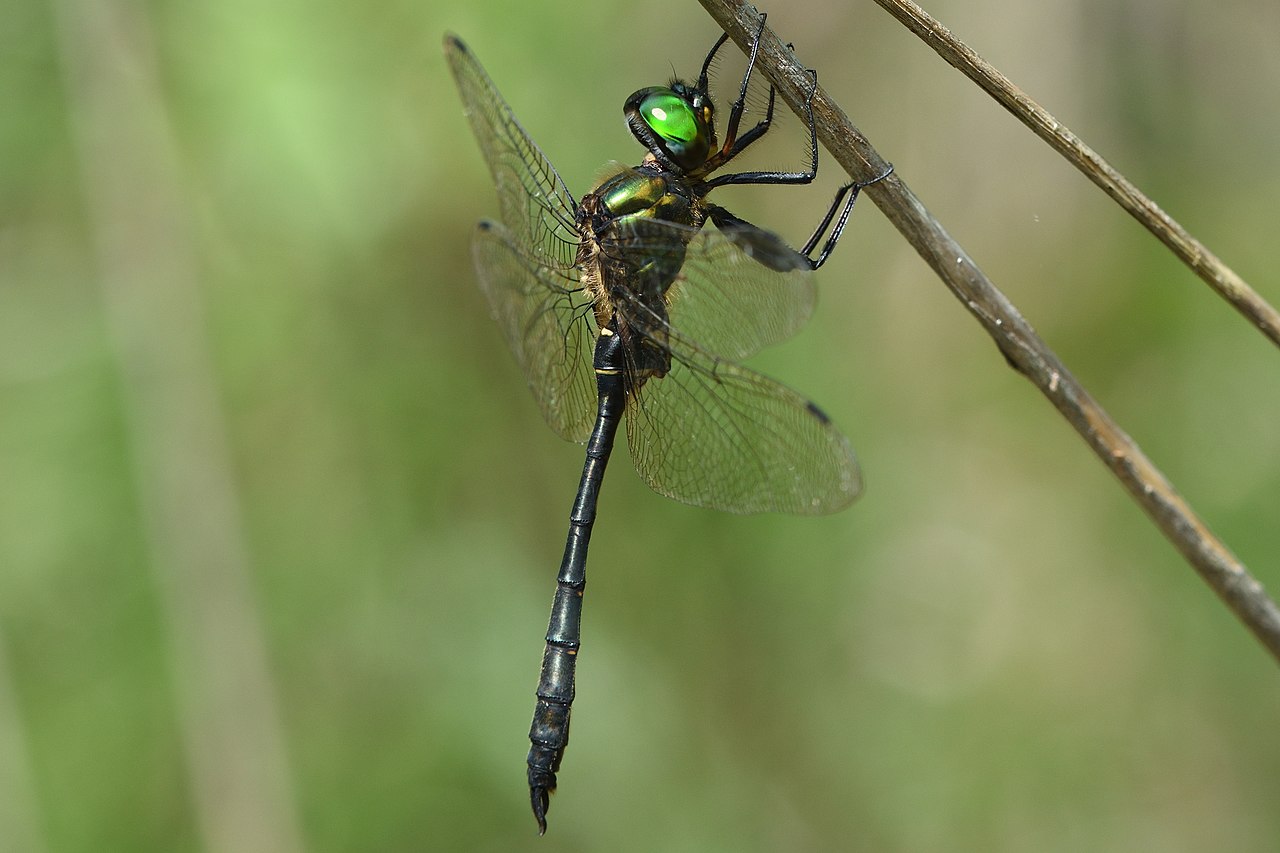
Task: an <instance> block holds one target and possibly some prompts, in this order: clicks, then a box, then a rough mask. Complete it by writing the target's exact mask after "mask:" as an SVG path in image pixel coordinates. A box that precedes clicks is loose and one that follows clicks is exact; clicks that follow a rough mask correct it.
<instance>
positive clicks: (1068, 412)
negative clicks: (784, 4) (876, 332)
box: [701, 0, 1280, 660]
mask: <svg viewBox="0 0 1280 853" xmlns="http://www.w3.org/2000/svg"><path fill="white" fill-rule="evenodd" d="M701 2H702V5H703V6H704V7H705V8H706V9H707V11H708V12H709V13H710V14H711V16H712V17H713V18H714V19H715V20H716V22H717V23H719V24H720V26H721V27H722V28H723V29H724V30H725V32H727V33H729V36H730V37H731V38H732V39H733V40H734V41H735V42H736V43H737V44H738V45H739V47H743V48H745V47H746V46H748V45H749V44H750V42H751V40H752V38H753V37H754V35H755V33H756V32H757V31H758V30H759V27H760V16H759V13H758V12H757V11H756V9H755V8H754V7H752V6H749V5H746V4H745V3H743V2H741V0H701ZM756 68H757V69H759V70H761V71H763V72H764V73H765V74H766V75H767V76H768V77H769V79H770V80H772V81H773V83H774V85H775V86H776V87H777V90H778V94H779V95H781V96H782V98H783V99H784V100H786V101H787V103H788V104H790V105H791V108H792V109H794V110H797V112H799V111H800V110H802V109H803V105H804V102H805V99H806V97H807V96H808V93H809V88H810V86H811V78H810V77H809V75H808V73H807V71H806V69H805V67H804V66H803V65H801V64H800V63H799V62H798V61H797V60H796V58H795V56H794V54H793V53H792V52H791V51H790V50H789V49H788V48H787V47H786V46H785V45H784V44H783V43H782V42H781V41H780V40H779V39H778V38H777V36H775V35H774V34H773V32H772V31H770V30H768V29H766V30H765V31H764V34H763V37H762V39H761V43H760V52H759V56H758V58H757V60H756ZM813 112H814V119H815V121H816V122H817V127H818V138H819V139H820V140H821V141H822V144H823V145H824V146H826V148H827V149H828V150H829V151H830V152H831V153H832V155H833V156H834V157H835V158H836V160H838V161H839V162H840V164H841V165H842V166H844V168H845V169H846V170H847V171H848V172H849V174H850V175H852V176H853V177H854V178H855V179H857V180H869V179H871V178H874V177H876V176H878V175H880V174H883V172H884V170H885V168H886V165H885V162H884V160H883V159H881V157H880V155H879V154H877V153H876V151H875V149H874V148H872V147H871V144H870V143H869V142H868V141H867V140H866V138H865V137H864V136H863V135H862V134H861V133H860V132H859V131H858V129H857V128H856V127H854V126H853V124H852V122H850V121H849V117H848V116H847V115H845V113H844V111H843V110H842V109H841V108H840V107H839V105H838V104H836V102H835V101H834V100H832V99H831V98H829V97H828V96H827V94H826V92H824V91H823V90H822V89H821V88H819V89H818V91H817V93H816V94H815V95H814V98H813ZM866 193H867V195H869V196H870V197H871V199H872V200H873V201H874V202H875V203H876V205H877V206H878V207H879V208H880V210H881V211H882V212H883V213H884V214H885V216H886V217H888V219H889V220H890V221H891V222H892V223H893V224H894V225H895V226H896V227H897V228H898V230H899V231H900V232H901V233H902V235H903V236H904V237H905V238H906V239H907V241H908V242H909V243H911V245H912V246H914V247H915V249H916V251H917V252H919V254H920V256H921V257H922V258H924V260H925V261H926V262H927V263H928V264H929V266H930V267H932V268H933V270H934V272H935V273H936V274H937V275H938V277H939V278H940V279H942V281H943V283H944V284H946V285H947V287H948V288H949V289H950V290H951V292H952V293H953V294H954V295H955V296H956V298H957V299H959V300H960V302H961V304H962V305H964V306H965V307H966V308H967V309H968V310H969V312H970V313H971V314H973V316H974V317H975V318H977V320H978V322H979V323H981V324H982V327H983V328H984V329H986V331H987V334H989V335H990V336H991V337H992V339H993V340H995V342H996V345H997V346H998V347H999V348H1000V351H1001V352H1002V353H1003V354H1004V356H1005V358H1006V359H1008V361H1009V363H1010V364H1012V365H1013V366H1014V367H1015V368H1016V369H1017V370H1018V371H1019V372H1021V373H1022V374H1023V375H1024V376H1026V377H1027V378H1028V379H1030V380H1031V381H1032V382H1033V383H1034V384H1035V385H1036V387H1037V388H1039V389H1040V391H1041V393H1043V394H1044V395H1045V396H1046V397H1047V398H1048V399H1049V401H1050V402H1051V403H1053V405H1054V406H1055V407H1056V408H1057V409H1058V411H1059V412H1061V414H1062V416H1063V417H1064V418H1065V419H1066V420H1067V421H1068V422H1069V423H1070V424H1071V426H1072V427H1074V428H1075V430H1076V431H1077V432H1078V433H1080V436H1081V437H1082V438H1083V439H1084V440H1085V443H1086V444H1088V445H1089V447H1090V448H1091V449H1092V450H1093V452H1094V453H1095V454H1096V455H1097V456H1098V458H1099V459H1101V460H1102V462H1103V463H1104V464H1105V465H1106V466H1107V468H1109V469H1110V470H1111V472H1112V474H1114V475H1115V476H1116V478H1117V479H1118V480H1119V481H1120V483H1121V484H1122V485H1123V486H1124V487H1125V489H1126V490H1128V492H1129V494H1130V495H1131V496H1132V497H1133V499H1134V500H1135V501H1137V503H1138V505H1139V506H1141V507H1142V509H1143V510H1144V511H1145V512H1146V513H1147V515H1148V516H1149V517H1150V518H1151V520H1152V521H1153V522H1155V524H1156V526H1157V527H1158V528H1159V529H1160V531H1161V532H1162V533H1163V534H1164V535H1165V537H1166V538H1167V539H1168V540H1169V541H1170V542H1172V543H1173V545H1174V547H1176V548H1177V549H1178V550H1179V551H1180V552H1181V553H1182V555H1183V556H1184V557H1185V558H1186V559H1187V561H1188V562H1189V563H1190V564H1191V566H1192V567H1193V568H1194V569H1195V570H1196V571H1197V572H1198V573H1199V574H1200V576H1201V577H1202V578H1203V579H1204V580H1205V582H1206V583H1208V584H1209V586H1210V587H1211V588H1212V589H1213V590H1214V592H1216V593H1217V594H1218V595H1219V596H1220V597H1221V598H1222V600H1223V601H1224V602H1226V604H1227V606H1228V607H1230V608H1231V610H1232V612H1234V613H1235V614H1236V617H1237V618H1239V619H1240V621H1242V622H1243V623H1244V624H1245V626H1246V627H1247V628H1248V629H1249V630H1250V631H1252V632H1253V634H1254V636H1255V637H1257V639H1258V640H1259V642H1261V643H1262V644H1263V646H1265V647H1266V648H1267V650H1268V651H1270V652H1271V654H1272V655H1273V656H1274V657H1275V658H1276V659H1277V660H1280V608H1278V607H1277V606H1276V604H1275V602H1274V601H1272V600H1271V599H1270V598H1269V597H1268V596H1267V594H1266V592H1265V591H1264V590H1263V588H1262V585H1261V584H1260V583H1258V581H1257V580H1255V579H1254V578H1253V577H1252V576H1251V575H1250V574H1249V572H1248V571H1247V570H1246V568H1245V567H1244V565H1243V564H1242V563H1241V562H1240V561H1239V560H1238V559H1237V558H1236V557H1235V556H1234V555H1233V554H1232V553H1231V551H1230V550H1229V549H1228V548H1227V546H1226V545H1225V544H1224V543H1223V542H1222V541H1221V540H1219V539H1218V538H1217V537H1216V536H1215V535H1214V534H1213V533H1212V531H1210V530H1209V528H1208V527H1207V526H1206V525H1205V524H1204V522H1203V521H1201V520H1200V518H1199V517H1198V516H1197V515H1196V514H1195V512H1194V511H1193V510H1192V509H1191V507H1190V506H1189V505H1188V504H1187V502H1186V501H1185V500H1183V498H1182V497H1181V496H1180V495H1179V494H1178V493H1177V491H1176V490H1175V489H1174V488H1173V485H1172V484H1171V483H1170V482H1169V481H1168V480H1167V479H1166V478H1165V476H1164V475H1163V474H1162V473H1161V472H1160V470H1159V469H1158V468H1156V466H1155V465H1154V464H1152V462H1151V460H1149V459H1148V458H1147V457H1146V456H1145V455H1144V454H1143V452H1142V450H1141V449H1139V447H1138V446H1137V444H1135V443H1134V441H1133V440H1132V439H1131V438H1129V436H1128V435H1126V434H1125V433H1124V431H1123V430H1121V429H1120V427H1119V426H1118V425H1117V424H1116V423H1115V422H1114V421H1113V420H1112V419H1111V417H1110V416H1109V415H1108V414H1107V413H1106V411H1104V410H1103V408H1102V407H1101V406H1100V405H1099V404H1098V402H1097V401H1096V400H1094V399H1093V397H1091V396H1090V395H1089V393H1088V392H1087V391H1086V390H1085V389H1084V388H1083V386H1081V385H1080V383H1079V382H1078V381H1076V379H1075V377H1074V376H1072V375H1071V373H1070V372H1069V371H1068V370H1067V368H1066V367H1065V366H1064V365H1063V364H1062V362H1061V361H1060V360H1059V359H1058V357H1057V356H1056V355H1055V354H1054V353H1053V352H1052V351H1051V350H1050V349H1049V348H1048V346H1046V345H1045V343H1044V341H1042V340H1041V339H1040V338H1039V336H1037V335H1036V333H1035V331H1034V330H1033V329H1032V328H1031V326H1030V324H1028V323H1027V321H1026V320H1024V319H1023V317H1022V315H1021V314H1020V313H1018V310H1017V309H1016V308H1015V307H1014V306H1013V304H1012V303H1010V302H1009V300H1008V298H1007V297H1006V296H1005V295H1004V294H1003V293H1001V292H1000V291H999V290H998V289H997V288H996V286H995V285H994V284H993V283H992V282H991V280H990V279H988V278H987V276H986V275H985V274H984V273H983V272H982V270H980V269H979V268H978V266H977V264H975V263H974V262H973V260H972V259H971V258H970V257H969V255H968V254H967V253H966V252H965V251H964V249H963V248H961V247H960V245H959V244H958V243H957V242H956V241H955V240H954V239H952V237H951V236H950V235H949V234H947V232H946V230H945V229H944V228H943V227H942V225H941V224H940V223H939V222H938V221H937V220H936V219H935V218H934V217H933V216H932V215H931V214H930V213H929V211H928V210H927V209H926V208H925V206H924V205H923V204H922V203H921V202H920V200H919V199H918V198H916V196H915V195H914V194H913V193H912V192H911V190H910V189H909V188H908V187H907V185H906V183H905V182H904V181H903V179H902V176H901V174H899V173H896V172H895V173H894V174H893V175H890V176H889V177H888V178H886V179H884V180H882V181H880V182H878V183H876V184H873V185H872V186H870V187H868V188H867V190H866Z"/></svg>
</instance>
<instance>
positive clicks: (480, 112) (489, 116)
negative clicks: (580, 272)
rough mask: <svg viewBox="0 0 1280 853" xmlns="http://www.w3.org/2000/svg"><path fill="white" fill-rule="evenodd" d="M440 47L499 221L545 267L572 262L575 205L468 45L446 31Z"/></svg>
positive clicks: (565, 266) (574, 235) (575, 236)
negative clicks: (495, 194)
mask: <svg viewBox="0 0 1280 853" xmlns="http://www.w3.org/2000/svg"><path fill="white" fill-rule="evenodd" d="M444 52H445V57H446V58H447V59H448V61H449V67H450V68H451V69H452V70H453V76H454V79H455V80H456V81H457V83H458V93H459V94H460V95H461V96H462V104H463V107H464V108H465V109H466V113H467V118H468V119H470V121H471V129H472V130H473V131H475V135H476V140H477V141H478V142H479V143H480V150H481V152H482V153H483V154H484V159H485V162H486V163H487V164H488V166H489V172H490V173H491V174H492V175H493V182H494V185H495V186H496V187H497V189H498V207H499V210H500V211H501V219H502V222H503V224H504V225H506V226H507V228H508V229H509V230H510V232H511V235H512V237H513V239H514V240H515V241H516V242H517V243H518V244H520V246H522V247H523V248H524V249H526V250H527V251H528V253H529V254H532V255H535V256H544V255H545V256H547V260H546V264H547V265H548V266H550V267H556V268H562V269H563V268H568V267H571V266H573V263H574V259H575V253H576V252H577V248H578V232H577V230H576V228H575V227H574V212H575V210H576V209H577V204H576V202H575V201H574V199H573V196H572V195H570V193H569V190H568V188H567V187H565V184H564V181H562V180H561V179H560V175H559V174H558V173H557V172H556V170H555V167H553V166H552V165H551V162H550V161H549V160H547V158H546V156H545V155H544V154H543V153H542V150H541V149H540V148H538V146H537V145H536V144H535V143H534V141H533V140H532V139H530V138H529V135H528V134H527V133H525V132H524V128H522V127H521V126H520V123H519V122H518V121H516V117H515V114H514V113H512V112H511V107H509V106H507V102H506V101H504V100H503V99H502V95H500V94H498V90H497V89H496V88H495V87H494V85H493V81H492V80H490V79H489V75H488V74H486V73H485V71H484V69H483V68H481V67H480V63H479V62H477V61H476V58H475V55H474V54H472V53H471V51H470V49H469V48H468V47H467V46H466V45H465V44H463V43H462V41H461V40H460V39H459V38H457V37H456V36H453V35H448V36H445V41H444Z"/></svg>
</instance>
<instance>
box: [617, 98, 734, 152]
mask: <svg viewBox="0 0 1280 853" xmlns="http://www.w3.org/2000/svg"><path fill="white" fill-rule="evenodd" d="M622 110H623V113H624V114H625V115H626V117H627V126H628V127H629V128H631V132H632V134H634V135H635V137H636V139H638V140H640V144H641V145H643V146H644V147H646V148H648V149H649V151H650V152H651V153H652V154H653V155H654V157H656V158H657V159H658V160H659V161H660V162H661V163H662V164H663V165H665V166H667V167H670V168H675V169H678V170H679V171H681V172H686V173H688V172H694V171H696V170H697V169H698V167H699V166H701V165H702V164H703V163H705V162H706V160H707V156H708V154H710V152H711V148H712V146H713V145H714V144H715V125H714V124H713V116H714V114H715V107H714V106H713V105H712V103H711V98H710V96H708V95H707V93H706V90H705V89H704V88H701V87H697V86H690V85H689V84H687V83H684V82H681V81H680V80H674V81H672V83H671V85H670V86H652V87H650V88H648V89H641V90H640V91H639V92H636V93H635V94H634V95H632V96H631V97H630V98H628V99H627V102H626V104H625V105H624V106H623V108H622Z"/></svg>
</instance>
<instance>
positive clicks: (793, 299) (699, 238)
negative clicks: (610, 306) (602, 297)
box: [615, 221, 816, 361]
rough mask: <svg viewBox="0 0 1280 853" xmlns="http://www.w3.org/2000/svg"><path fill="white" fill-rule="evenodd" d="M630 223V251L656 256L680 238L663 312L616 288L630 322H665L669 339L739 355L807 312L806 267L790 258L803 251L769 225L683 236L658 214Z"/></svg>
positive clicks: (793, 328)
mask: <svg viewBox="0 0 1280 853" xmlns="http://www.w3.org/2000/svg"><path fill="white" fill-rule="evenodd" d="M744 224H745V223H744ZM629 227H630V228H632V229H633V230H637V231H639V232H640V233H639V234H637V235H635V237H634V239H631V240H628V241H627V251H628V255H630V256H633V257H639V258H644V257H661V256H664V255H669V254H671V250H670V248H669V247H671V246H675V245H677V244H678V243H681V242H683V243H686V244H687V245H686V246H685V248H684V259H683V263H682V264H681V266H680V271H679V273H677V274H676V276H675V279H674V280H673V281H672V282H671V286H670V288H669V289H668V290H667V294H666V312H667V315H668V316H667V317H656V316H653V312H652V310H651V309H646V307H645V305H644V304H643V302H642V301H640V300H631V299H628V297H627V294H625V293H623V294H615V301H617V302H619V303H620V304H619V306H618V310H619V311H621V312H622V313H623V314H624V315H627V319H628V320H629V321H630V323H631V325H633V326H635V327H637V328H640V329H654V328H655V327H662V326H666V327H668V329H667V331H668V332H669V334H670V335H671V336H673V337H675V338H679V339H684V340H686V341H689V342H691V343H693V344H696V346H697V347H698V348H699V349H702V350H704V351H706V352H709V353H715V354H716V355H719V356H723V357H725V358H728V359H731V360H733V361H739V360H741V359H744V358H747V357H749V356H752V355H754V354H756V353H757V352H759V351H760V350H762V349H764V348H765V347H767V346H770V345H772V344H776V343H780V342H782V341H785V340H787V339H788V338H790V337H792V336H793V335H795V333H796V332H798V331H799V330H800V329H801V328H802V327H803V326H804V324H805V323H807V322H808V320H809V317H810V315H811V314H812V313H813V307H814V303H815V301H816V293H815V289H814V284H813V276H812V271H811V270H810V268H809V266H808V265H807V263H806V264H803V265H802V264H801V263H800V261H797V260H795V259H801V260H802V259H803V256H801V255H799V253H797V252H795V251H794V250H793V249H791V248H789V247H788V246H787V245H786V244H785V243H783V242H782V239H781V238H780V237H777V236H776V235H774V234H772V233H770V232H768V231H764V230H762V229H757V228H754V226H750V225H747V229H750V230H749V231H747V230H743V231H741V233H739V231H738V230H737V229H734V230H731V231H728V232H726V231H722V230H720V229H719V228H713V227H710V226H705V227H703V228H702V229H701V230H699V231H697V233H696V234H694V235H693V236H692V237H690V236H689V234H688V233H687V232H688V230H689V229H687V228H685V227H684V226H680V225H673V224H671V223H667V222H661V221H653V222H642V223H636V224H634V225H631V226H629ZM682 232H685V233H682ZM762 258H763V260H762Z"/></svg>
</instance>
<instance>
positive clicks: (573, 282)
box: [471, 221, 596, 442]
mask: <svg viewBox="0 0 1280 853" xmlns="http://www.w3.org/2000/svg"><path fill="white" fill-rule="evenodd" d="M471 249H472V255H473V257H474V259H475V266H476V272H477V274H478V275H479V278H480V289H481V290H482V291H484V295H485V297H486V298H487V299H488V300H489V308H490V309H491V310H492V312H493V316H494V319H496V320H497V321H498V325H499V326H501V327H502V331H503V334H505V335H506V338H507V343H508V344H509V345H510V346H511V351H512V352H513V353H515V356H516V361H518V362H519V363H520V367H521V369H522V370H523V371H524V376H525V380H526V381H527V382H528V383H529V388H530V389H532V391H533V396H534V398H535V399H537V401H538V406H539V407H540V408H541V409H542V415H543V417H545V418H546V419H547V423H548V424H550V425H551V428H552V429H554V430H555V431H556V433H558V434H559V435H560V436H561V437H562V438H565V439H568V440H569V441H577V442H584V441H586V440H587V437H588V436H589V435H590V433H591V426H592V423H593V422H594V420H595V414H596V385H595V374H594V372H593V371H592V369H591V356H592V351H593V348H594V346H595V337H596V332H595V315H594V314H593V313H592V310H591V303H590V301H589V300H588V299H587V297H586V294H584V293H583V291H582V287H581V285H580V284H579V281H578V272H577V270H576V269H575V268H573V267H569V268H563V267H560V266H558V265H555V264H548V263H547V262H546V261H547V259H546V257H545V256H541V255H536V254H532V253H530V252H529V250H528V247H527V246H526V245H525V244H524V243H523V242H521V241H520V240H517V239H516V238H515V236H514V235H513V234H512V233H511V231H510V230H509V229H507V228H506V227H505V226H503V225H502V224H501V223H498V222H490V221H482V222H481V223H480V224H479V225H477V226H476V231H475V237H474V238H473V240H472V244H471Z"/></svg>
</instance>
